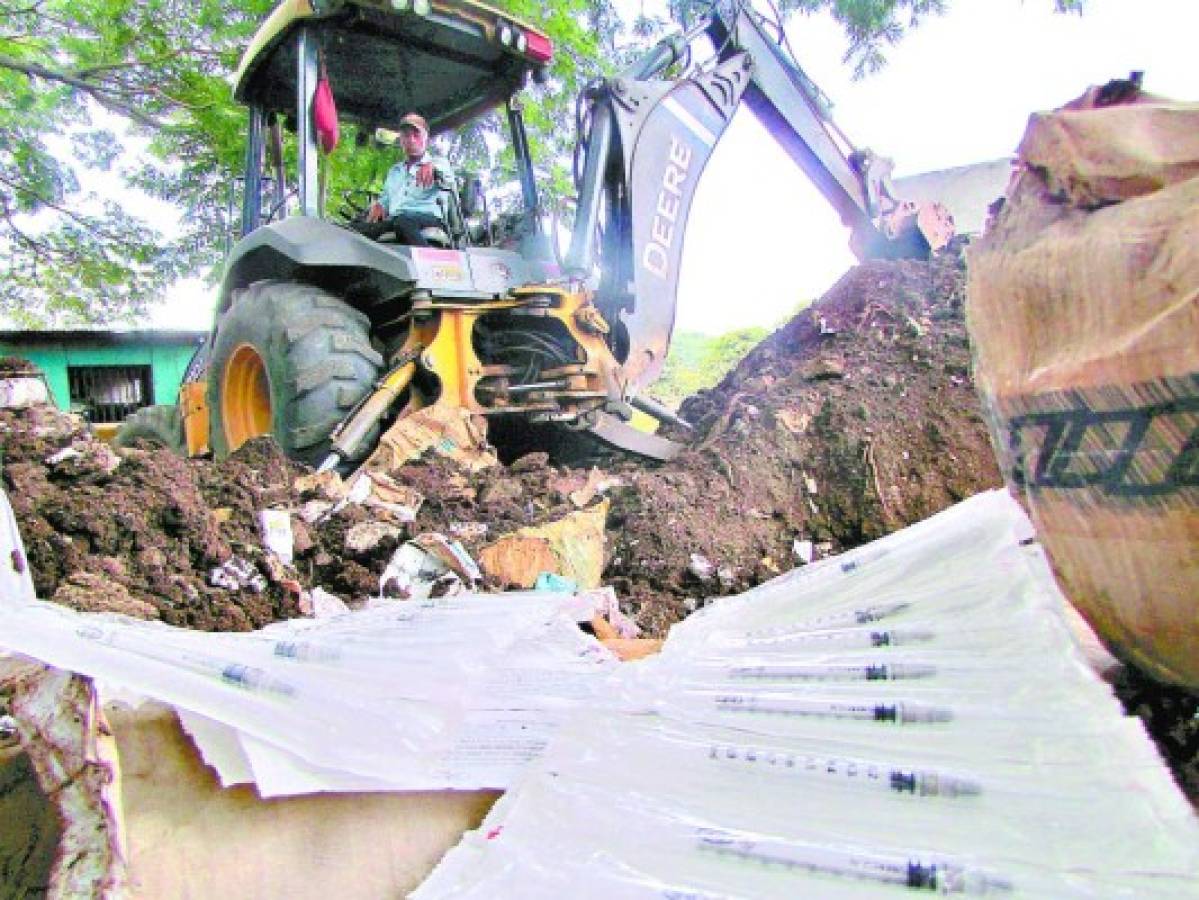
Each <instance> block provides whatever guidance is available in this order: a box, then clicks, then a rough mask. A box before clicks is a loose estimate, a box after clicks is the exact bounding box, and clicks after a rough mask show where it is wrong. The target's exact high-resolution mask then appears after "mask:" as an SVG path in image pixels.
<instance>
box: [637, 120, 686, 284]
mask: <svg viewBox="0 0 1199 900" xmlns="http://www.w3.org/2000/svg"><path fill="white" fill-rule="evenodd" d="M697 124H698V123H697ZM691 156H692V152H691V148H690V147H688V146H687V145H686V144H684V143H682V142H681V141H680V140H679V139H678V138H676V137H675V136H674V135H671V137H670V150H669V151H668V153H667V158H666V167H665V168H664V169H663V170H662V186H661V188H660V189H659V191H658V202H657V205H656V206H655V207H654V218H653V221H652V222H651V223H650V229H649V240H647V241H646V242H645V249H644V250H642V251H641V264H642V265H643V266H645V268H646V269H647V270H648V271H649V272H652V273H653V274H654V275H657V276H658V277H659V278H662V279H666V278H669V277H670V259H671V254H670V248H671V246H672V245H673V244H674V240H675V235H676V225H677V224H678V221H679V210H680V208H681V207H682V205H683V199H682V198H683V191H682V188H683V184H684V182H686V180H687V174H688V171H689V170H690V167H691Z"/></svg>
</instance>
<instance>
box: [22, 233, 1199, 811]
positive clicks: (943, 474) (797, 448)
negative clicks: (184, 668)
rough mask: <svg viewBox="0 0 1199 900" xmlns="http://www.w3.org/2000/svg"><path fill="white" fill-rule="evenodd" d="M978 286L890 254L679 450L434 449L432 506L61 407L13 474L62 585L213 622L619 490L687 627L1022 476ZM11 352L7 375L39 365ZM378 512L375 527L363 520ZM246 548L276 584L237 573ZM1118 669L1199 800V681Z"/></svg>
mask: <svg viewBox="0 0 1199 900" xmlns="http://www.w3.org/2000/svg"><path fill="white" fill-rule="evenodd" d="M963 302H964V263H963V258H962V247H961V246H960V245H951V247H950V248H948V250H947V251H945V252H943V253H941V254H940V255H939V256H938V257H937V258H936V259H934V260H932V261H931V262H916V261H897V262H873V263H866V264H864V265H861V266H859V267H857V268H855V269H853V270H851V271H850V272H849V273H847V274H846V275H845V277H844V278H842V280H841V281H840V282H839V283H838V284H837V285H836V286H834V288H833V289H832V290H831V291H829V293H828V294H827V295H826V296H825V297H824V298H822V299H821V300H820V301H818V302H817V303H815V304H814V305H813V306H812V307H811V308H809V309H808V310H805V311H804V312H803V313H801V314H800V315H798V316H797V317H796V318H794V319H793V320H792V321H791V322H790V323H788V324H787V325H786V326H785V327H783V328H781V329H780V330H779V331H777V332H776V333H775V334H774V335H772V336H771V337H770V338H768V339H767V340H766V341H764V342H763V343H762V344H761V345H759V346H758V347H757V348H756V349H755V350H754V351H753V352H751V353H750V354H749V355H748V356H747V357H745V359H744V360H743V361H742V362H741V363H740V364H739V365H738V366H737V367H736V368H735V369H734V370H733V371H732V372H730V373H729V375H728V376H727V377H726V378H725V379H724V380H723V381H722V382H721V383H720V384H719V385H718V386H717V387H715V388H713V389H712V390H709V391H704V392H701V393H700V394H698V395H696V396H694V397H692V398H690V399H689V400H687V401H686V402H685V403H684V404H683V406H682V409H681V414H682V415H683V417H684V418H686V419H687V420H688V421H689V422H691V423H693V425H694V426H695V428H694V432H693V433H692V434H691V435H690V436H687V437H686V438H685V440H686V443H687V445H688V446H687V449H686V450H685V451H684V452H683V453H682V454H681V455H680V457H678V458H677V459H676V460H674V461H673V462H671V463H669V464H663V465H647V464H645V463H641V462H634V461H631V460H628V459H625V458H619V457H616V456H612V455H609V456H607V457H604V456H603V455H600V456H598V457H597V458H598V459H600V460H601V466H602V468H601V469H594V468H590V467H577V466H576V467H565V466H562V465H556V464H554V463H552V462H551V461H550V460H549V458H547V455H546V454H545V453H531V454H526V455H523V456H520V457H519V458H518V459H516V460H515V461H514V462H512V463H511V464H510V465H504V466H497V467H494V468H492V469H488V470H485V471H483V472H481V473H478V474H475V475H468V474H466V473H464V472H462V471H459V470H458V468H457V467H456V466H455V465H454V464H453V463H452V462H451V461H449V460H446V459H443V458H440V457H432V458H425V459H422V460H420V461H418V462H416V463H413V464H410V465H408V466H406V467H405V468H404V469H403V470H402V471H401V472H400V473H398V474H397V478H396V480H397V481H398V482H400V483H402V484H404V485H406V486H407V487H409V488H411V489H412V490H414V491H416V492H417V493H418V494H419V495H420V496H421V497H422V498H423V502H422V503H421V505H420V507H419V510H418V512H417V515H416V519H415V521H413V522H403V521H400V520H398V519H396V518H394V517H389V516H388V515H387V514H385V513H383V512H381V511H379V510H377V509H373V508H367V507H363V506H359V505H355V504H349V505H345V506H344V508H343V509H341V510H340V511H338V512H336V513H334V514H332V515H327V516H325V517H324V518H321V519H318V520H316V521H315V522H313V521H308V520H306V518H305V517H304V516H303V515H301V514H300V512H301V511H302V510H310V509H311V508H312V507H313V506H314V505H315V506H317V507H320V508H322V509H326V510H327V509H328V508H329V507H330V506H331V505H332V504H333V503H334V502H335V501H336V500H337V499H338V495H337V493H336V491H335V490H330V489H328V488H327V487H324V486H322V484H320V483H315V484H314V483H311V479H307V480H305V478H304V476H309V475H310V474H311V473H310V471H309V470H307V469H306V468H305V467H303V466H301V465H298V464H295V463H292V462H290V461H288V460H287V459H285V458H284V457H283V455H282V454H281V452H280V451H279V449H278V448H277V446H276V445H275V444H274V443H273V442H272V441H270V440H269V439H260V440H257V441H253V442H251V443H250V444H248V445H246V446H245V447H243V448H242V449H241V450H239V451H238V452H237V453H235V454H233V456H232V457H230V458H229V459H228V460H225V461H222V462H219V463H216V462H212V461H210V460H204V459H197V460H189V461H185V460H181V459H179V458H177V457H175V456H172V455H170V454H169V453H166V452H165V451H162V450H161V449H159V448H156V447H154V446H152V445H139V446H135V447H133V448H128V449H122V450H115V451H114V450H112V449H110V448H109V447H108V446H107V445H104V444H101V443H99V442H97V441H96V440H94V439H93V438H92V437H91V436H90V435H89V434H88V432H87V430H86V428H85V426H84V424H83V423H82V422H81V421H80V420H79V419H77V418H75V417H72V416H67V415H64V414H61V413H59V412H56V411H54V410H52V409H49V408H46V407H38V408H34V409H31V410H22V411H17V410H4V411H0V455H2V458H3V469H2V471H3V485H4V488H5V490H6V492H7V494H8V497H9V500H10V502H11V503H12V505H13V508H14V512H15V514H16V517H17V521H18V524H19V526H20V528H21V532H22V536H23V538H24V541H25V544H26V550H27V553H28V556H29V562H30V565H31V568H32V571H33V574H34V583H35V587H36V589H37V593H38V596H40V597H43V598H45V599H49V600H52V601H55V602H59V603H63V604H66V605H69V606H73V607H76V608H80V609H111V610H115V611H121V612H126V613H129V614H133V615H139V616H142V617H145V618H159V619H162V620H164V621H166V622H169V623H171V624H175V625H182V626H185V627H190V628H197V629H206V630H244V629H250V628H257V627H260V626H262V625H264V624H266V623H268V622H270V621H274V620H277V619H281V618H288V617H294V616H297V615H301V614H302V610H303V603H302V599H301V598H302V596H303V595H302V592H304V591H307V590H310V589H311V588H313V587H316V586H319V587H322V588H324V589H325V590H327V591H330V592H331V593H333V594H335V595H337V596H339V597H341V598H342V599H343V600H345V601H347V602H348V603H350V604H351V605H356V604H357V603H360V602H362V601H364V600H365V599H366V598H368V597H371V596H375V595H377V593H378V580H379V576H380V574H381V573H382V571H383V568H384V567H385V566H386V564H387V561H388V560H389V559H390V557H391V555H392V553H393V551H394V550H395V548H396V547H397V546H398V545H399V544H400V543H401V542H402V541H403V540H405V539H407V538H409V537H411V536H413V535H415V534H418V533H421V532H427V531H437V532H441V533H443V534H445V535H447V536H449V537H451V538H454V539H457V540H459V541H461V542H462V544H463V545H464V546H465V547H466V548H467V550H469V551H470V552H471V553H472V554H473V555H475V556H476V558H477V554H478V551H479V550H480V549H481V548H482V547H483V546H485V545H487V544H488V543H490V542H492V541H494V540H495V539H497V538H498V537H500V536H502V535H503V534H506V533H508V532H511V531H513V530H515V529H517V528H521V527H524V526H528V525H539V524H543V523H546V522H550V521H555V520H557V519H560V518H562V517H563V516H565V515H567V514H568V513H571V512H573V511H575V510H576V509H579V508H582V507H586V506H588V505H590V504H592V503H596V502H599V498H600V496H606V497H608V498H610V500H611V507H610V510H609V516H608V523H607V548H606V551H607V554H606V555H607V565H606V569H605V571H604V575H603V580H604V583H606V584H610V585H612V586H614V587H615V588H616V591H617V595H618V597H619V598H620V601H621V606H622V608H623V609H624V611H625V612H626V613H627V614H628V615H630V616H632V617H633V618H634V619H635V620H636V621H637V622H638V624H639V625H640V626H641V627H642V629H643V630H644V631H645V633H646V634H647V635H649V636H663V635H664V634H665V633H666V631H667V630H668V629H669V627H670V626H671V625H672V624H673V623H674V622H677V621H679V620H680V619H682V618H684V617H685V616H686V615H687V614H688V612H690V611H693V610H694V609H696V608H698V607H699V606H701V605H703V603H705V602H706V601H707V600H708V599H709V598H711V597H714V596H718V595H722V594H729V593H735V592H739V591H742V590H745V589H748V588H750V587H753V586H755V585H757V584H760V583H762V582H763V581H766V580H768V579H769V578H772V577H774V576H775V575H778V574H780V573H782V572H784V571H787V570H788V569H790V568H792V567H793V566H795V565H797V564H798V563H799V560H798V559H797V549H796V542H797V541H798V542H810V543H811V545H812V547H813V552H814V558H817V559H818V558H821V557H822V556H827V555H830V554H834V553H838V552H841V551H843V550H845V549H848V548H850V547H853V546H856V545H858V544H861V543H865V542H868V541H871V540H873V539H875V538H878V537H881V536H883V535H885V534H888V533H890V532H892V531H894V530H897V529H899V528H902V527H904V526H906V525H909V524H911V523H913V522H916V521H919V520H921V519H923V518H926V517H927V516H929V515H931V514H933V513H935V512H938V511H939V510H941V509H944V508H946V507H948V506H950V505H952V504H954V503H956V502H958V501H959V500H962V499H964V498H966V497H968V496H970V495H972V494H974V493H977V492H979V491H981V490H985V489H988V488H991V487H996V486H999V485H1000V483H1001V479H1000V475H999V471H998V469H997V467H996V464H995V462H994V454H993V452H992V450H991V446H990V443H989V438H988V434H987V430H986V427H985V425H984V423H983V420H982V417H981V413H980V409H979V404H978V400H977V397H976V394H975V391H974V385H973V383H972V380H971V374H970V372H971V370H970V347H969V341H968V338H967V335H966V330H965V323H964V312H963ZM4 363H5V361H4V360H0V374H2V373H4V372H6V371H7V372H12V373H14V374H15V373H16V372H17V371H18V370H17V369H14V368H11V367H10V368H9V369H5V366H4ZM673 436H674V437H676V438H679V439H684V438H681V437H680V435H679V434H677V433H676V434H674V435H673ZM66 448H73V451H72V452H69V453H68V454H67V457H68V458H65V459H61V460H59V461H56V462H48V460H54V459H56V457H55V454H57V453H60V452H61V451H62V450H64V449H66ZM597 489H598V493H597ZM272 508H273V509H287V510H291V511H292V513H293V515H292V516H291V523H292V529H293V535H294V539H295V541H294V544H295V560H294V566H293V567H290V568H288V567H283V566H281V565H280V564H279V563H278V562H277V561H276V560H275V559H274V558H273V557H272V556H271V555H270V554H268V553H267V552H266V551H265V550H264V549H263V544H262V540H261V538H260V536H259V526H258V521H257V515H258V512H259V511H260V510H264V509H272ZM308 518H309V519H311V518H312V517H311V516H309V517H308ZM363 529H366V530H368V531H369V530H371V529H374V530H375V531H376V537H375V539H373V540H368V541H365V542H364V541H361V540H353V538H354V536H355V535H359V534H360V533H361V532H362V530H363ZM348 539H350V540H349V541H348ZM231 559H237V560H244V561H245V562H246V563H248V569H247V571H248V572H250V573H256V574H258V575H260V576H261V578H260V579H259V584H258V585H257V586H255V585H247V586H244V587H242V588H236V587H234V588H233V589H230V588H229V587H228V586H225V587H221V586H217V585H216V584H214V583H213V579H212V577H211V573H212V571H213V569H215V568H216V567H218V566H221V565H223V564H227V563H228V562H229V561H230V560H231ZM226 585H227V582H226ZM491 586H492V587H494V585H491ZM1116 689H1117V692H1118V694H1119V695H1120V696H1121V697H1122V699H1123V700H1124V702H1125V705H1126V706H1127V708H1128V709H1129V710H1130V712H1133V713H1135V714H1137V715H1140V716H1141V717H1142V718H1143V719H1144V720H1145V721H1146V724H1147V727H1148V728H1149V730H1150V732H1151V733H1152V734H1153V735H1154V738H1155V740H1157V742H1158V746H1159V748H1161V750H1162V752H1163V755H1164V756H1165V757H1166V758H1167V759H1168V760H1169V762H1170V765H1171V766H1172V768H1173V770H1174V772H1175V774H1176V777H1177V778H1178V779H1179V781H1180V783H1181V784H1182V785H1183V787H1184V789H1185V790H1186V791H1187V792H1188V795H1189V796H1191V797H1192V798H1196V797H1199V721H1197V720H1196V718H1195V715H1196V712H1197V710H1199V701H1197V699H1196V698H1195V697H1194V696H1193V695H1190V694H1187V693H1186V692H1183V691H1179V690H1175V689H1172V688H1166V687H1162V686H1160V685H1157V684H1156V683H1154V682H1152V681H1150V680H1147V679H1144V678H1142V677H1141V676H1139V675H1138V674H1137V673H1136V672H1135V671H1127V672H1126V673H1125V674H1124V675H1123V676H1122V677H1121V680H1120V681H1119V683H1117V685H1116Z"/></svg>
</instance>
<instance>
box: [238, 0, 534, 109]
mask: <svg viewBox="0 0 1199 900" xmlns="http://www.w3.org/2000/svg"><path fill="white" fill-rule="evenodd" d="M418 10H419V12H418ZM306 25H308V26H312V29H313V36H314V38H315V41H316V43H317V45H318V46H319V47H320V57H321V61H322V62H323V64H324V66H325V71H326V72H327V73H328V78H329V86H330V88H331V89H332V92H333V97H334V100H335V102H336V105H337V110H338V117H339V118H340V119H341V120H342V121H343V122H353V123H356V124H359V125H364V126H367V127H376V126H384V127H387V126H390V127H394V126H395V123H396V122H397V121H398V120H399V118H400V116H402V115H403V114H404V113H406V112H410V111H413V110H415V111H417V112H419V113H421V114H422V115H423V116H424V117H425V118H426V119H427V120H428V122H429V127H430V129H431V130H432V131H434V132H436V131H440V130H443V129H445V128H452V127H455V126H457V125H460V124H461V123H463V122H465V121H468V120H470V119H472V118H474V117H475V116H477V115H479V114H480V113H482V112H484V111H486V110H488V109H490V108H492V107H494V106H497V105H499V104H500V103H502V102H503V101H504V100H505V99H507V98H508V97H510V96H511V95H512V94H513V93H514V92H515V91H517V90H519V89H520V88H521V87H522V86H523V85H524V83H525V81H526V79H527V77H528V76H529V75H530V74H532V73H535V72H537V71H538V70H539V69H544V68H545V67H546V66H547V65H548V64H549V62H550V59H551V57H552V54H553V49H552V45H551V43H550V40H549V38H548V37H547V36H546V35H545V34H544V33H542V32H540V31H538V30H537V29H535V28H533V27H531V26H529V25H526V24H525V23H523V22H520V21H519V20H517V19H515V18H513V17H512V16H511V15H509V14H507V13H505V12H503V11H501V10H497V9H495V8H493V7H491V6H488V5H486V4H484V3H479V2H475V0H431V2H430V0H284V2H283V3H281V4H280V5H279V6H278V7H276V9H275V10H274V12H272V13H271V15H270V16H269V17H268V18H267V20H266V21H265V22H264V23H263V25H262V27H261V28H259V29H258V32H257V34H255V36H254V38H253V40H252V41H251V43H250V46H249V48H248V49H247V50H246V52H245V54H244V55H243V57H242V61H241V65H240V66H239V67H238V71H237V74H236V76H235V85H234V96H235V97H236V98H237V99H238V100H239V101H240V102H242V103H246V104H251V105H255V106H259V107H261V108H263V109H264V110H266V111H268V112H281V113H284V114H294V112H295V108H296V74H297V73H296V69H297V65H296V43H297V42H296V41H295V40H294V39H293V38H294V36H295V35H296V33H297V32H298V30H299V29H300V28H302V27H304V26H306Z"/></svg>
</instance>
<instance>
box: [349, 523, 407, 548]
mask: <svg viewBox="0 0 1199 900" xmlns="http://www.w3.org/2000/svg"><path fill="white" fill-rule="evenodd" d="M403 533H404V529H403V528H401V527H400V526H399V525H392V524H391V523H390V522H359V523H358V524H357V525H354V526H353V527H351V528H350V529H349V531H347V532H346V550H348V551H349V552H350V553H357V554H362V553H369V552H370V551H372V550H374V549H375V548H376V547H378V546H379V545H380V544H381V543H383V542H384V541H385V540H387V539H388V538H399V537H400V536H401V535H402V534H403Z"/></svg>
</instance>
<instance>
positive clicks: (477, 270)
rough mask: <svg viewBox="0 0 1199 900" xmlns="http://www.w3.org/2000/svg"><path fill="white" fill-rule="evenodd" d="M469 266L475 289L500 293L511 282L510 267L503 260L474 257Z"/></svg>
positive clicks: (506, 288)
mask: <svg viewBox="0 0 1199 900" xmlns="http://www.w3.org/2000/svg"><path fill="white" fill-rule="evenodd" d="M470 267H471V272H472V273H473V274H474V280H475V288H476V290H480V291H487V292H489V293H492V294H502V293H504V291H506V290H508V287H509V285H510V284H511V283H512V269H511V268H510V267H509V266H508V264H507V263H506V262H504V261H503V260H500V259H488V258H487V257H482V258H479V257H475V258H473V259H472V260H471V265H470Z"/></svg>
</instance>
